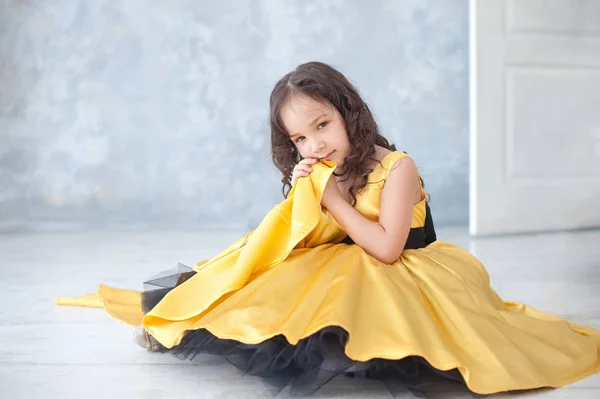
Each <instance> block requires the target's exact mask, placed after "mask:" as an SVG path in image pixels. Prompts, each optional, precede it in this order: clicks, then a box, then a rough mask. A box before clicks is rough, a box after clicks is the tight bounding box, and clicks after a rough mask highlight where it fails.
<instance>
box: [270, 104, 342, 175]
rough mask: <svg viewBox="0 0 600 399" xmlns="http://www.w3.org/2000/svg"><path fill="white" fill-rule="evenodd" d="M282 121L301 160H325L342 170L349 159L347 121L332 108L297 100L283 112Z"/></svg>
mask: <svg viewBox="0 0 600 399" xmlns="http://www.w3.org/2000/svg"><path fill="white" fill-rule="evenodd" d="M281 119H282V122H283V125H284V126H285V129H286V130H287V133H288V135H289V136H290V139H291V140H292V142H293V143H294V145H295V146H296V148H297V149H298V152H299V153H300V155H301V156H302V158H317V159H325V160H328V161H332V162H335V163H336V164H337V165H338V167H340V166H342V164H343V162H344V159H345V158H346V157H347V156H348V155H350V141H349V140H348V133H347V132H346V124H345V122H344V118H342V115H341V114H340V113H339V111H338V110H337V109H336V108H335V107H334V106H333V105H331V104H329V103H322V102H319V101H315V100H313V99H311V98H309V97H306V96H302V95H299V96H295V97H293V98H292V99H291V100H290V101H289V102H288V103H287V105H286V106H284V107H283V109H282V110H281Z"/></svg>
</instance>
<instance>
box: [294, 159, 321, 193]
mask: <svg viewBox="0 0 600 399" xmlns="http://www.w3.org/2000/svg"><path fill="white" fill-rule="evenodd" d="M315 163H317V159H315V158H304V159H303V160H302V161H300V162H298V164H297V165H296V166H295V167H294V171H293V172H292V187H294V184H295V183H296V180H298V178H299V177H306V176H308V175H309V174H310V172H312V168H311V166H312V165H314V164H315Z"/></svg>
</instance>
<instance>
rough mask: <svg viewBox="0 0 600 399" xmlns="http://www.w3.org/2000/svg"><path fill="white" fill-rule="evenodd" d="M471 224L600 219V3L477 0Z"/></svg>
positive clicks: (508, 226)
mask: <svg viewBox="0 0 600 399" xmlns="http://www.w3.org/2000/svg"><path fill="white" fill-rule="evenodd" d="M469 36H470V46H471V47H470V73H471V78H470V108H471V116H470V118H471V121H470V134H471V150H470V163H471V165H470V170H471V172H470V173H471V175H470V232H471V234H473V235H487V234H504V233H517V232H535V231H549V230H566V229H578V228H586V227H598V226H600V1H599V0H471V1H470V34H469Z"/></svg>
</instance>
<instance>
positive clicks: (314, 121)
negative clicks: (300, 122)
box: [290, 114, 327, 139]
mask: <svg viewBox="0 0 600 399" xmlns="http://www.w3.org/2000/svg"><path fill="white" fill-rule="evenodd" d="M324 116H327V114H321V115H319V116H317V117H316V118H315V119H314V120H313V121H312V122H311V123H310V125H308V126H312V125H314V124H315V123H317V121H318V120H319V119H321V118H322V117H324ZM296 136H300V133H294V134H292V135H291V136H290V138H291V139H293V138H294V137H296Z"/></svg>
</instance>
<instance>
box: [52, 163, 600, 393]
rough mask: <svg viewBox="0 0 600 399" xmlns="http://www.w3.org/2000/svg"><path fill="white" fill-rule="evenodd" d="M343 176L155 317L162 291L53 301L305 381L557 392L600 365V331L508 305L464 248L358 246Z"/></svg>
mask: <svg viewBox="0 0 600 399" xmlns="http://www.w3.org/2000/svg"><path fill="white" fill-rule="evenodd" d="M405 156H407V155H406V154H405V153H402V152H392V153H390V154H388V155H387V156H386V157H385V158H384V159H383V160H382V162H381V165H378V166H376V167H375V169H374V170H373V172H372V173H371V175H370V176H369V182H370V184H368V185H367V186H366V187H365V188H364V189H363V190H362V191H361V192H360V193H359V194H358V196H357V203H356V209H357V210H358V211H359V212H360V213H361V214H363V215H364V216H365V217H367V218H369V219H370V220H373V221H377V220H378V217H379V208H380V207H379V199H380V194H381V190H382V188H383V185H384V183H385V179H386V177H387V174H388V173H389V170H390V167H391V166H392V165H393V164H394V163H395V162H396V161H397V160H399V159H400V158H402V157H405ZM334 168H335V165H334V164H332V163H330V162H323V163H318V164H316V165H315V166H314V167H313V172H312V173H311V175H310V177H309V178H305V179H299V180H298V182H297V183H296V185H295V186H294V187H293V189H292V191H291V193H290V195H289V196H288V198H287V199H285V200H284V201H283V202H281V203H280V204H278V205H277V206H275V207H274V208H273V209H272V210H271V211H270V212H269V213H268V214H267V215H266V216H265V218H264V219H263V221H262V222H261V224H260V225H259V226H258V227H257V229H256V230H254V231H252V232H250V233H249V234H247V235H245V236H244V237H241V238H240V239H239V240H237V241H236V242H234V243H232V244H231V245H230V246H229V247H227V248H226V249H225V250H223V251H222V252H221V253H220V254H218V255H216V256H215V257H214V258H212V259H210V260H208V261H203V262H200V263H198V264H197V265H195V266H194V268H193V269H192V270H191V271H190V272H189V273H187V274H186V275H185V278H182V279H180V281H179V282H178V283H177V284H173V287H174V288H173V287H171V288H166V289H163V290H162V291H161V290H157V291H156V292H159V300H157V301H155V302H157V303H153V304H152V305H151V306H150V308H151V309H146V310H148V311H147V312H144V311H142V307H141V303H143V302H144V295H150V296H151V293H152V291H148V292H147V293H141V294H140V293H136V292H132V291H127V290H120V289H116V288H112V287H106V286H101V288H100V290H99V292H98V293H97V294H96V295H92V296H86V297H80V298H75V299H67V298H59V299H58V300H57V301H58V303H59V304H65V305H81V306H102V307H104V308H105V309H106V310H107V311H108V312H109V313H110V314H111V315H112V316H114V317H116V318H117V319H119V320H122V321H124V322H126V323H129V324H132V325H136V324H137V323H140V322H141V323H143V325H144V326H145V328H146V329H147V330H148V331H149V332H150V333H151V334H152V336H153V337H155V338H156V339H157V340H158V341H159V342H160V343H161V344H162V345H163V346H164V351H165V352H172V353H174V354H177V355H179V356H181V357H186V358H191V357H193V356H195V355H196V354H197V353H199V352H209V353H210V352H211V351H212V353H221V354H223V355H225V356H228V358H231V359H233V358H234V356H237V357H235V359H238V360H237V361H236V362H234V363H235V364H236V365H238V366H239V367H241V368H243V369H244V370H245V371H248V372H250V373H251V374H255V375H261V376H263V377H267V378H278V377H281V376H283V377H282V378H283V379H284V380H285V381H286V382H285V383H292V384H293V385H295V386H297V387H301V386H302V385H303V384H309V382H311V381H312V383H313V385H314V384H317V385H322V384H323V383H325V382H326V380H328V379H329V378H331V377H333V376H335V375H337V374H340V373H348V372H349V371H352V372H355V373H359V372H362V374H361V375H365V376H370V377H373V378H382V379H384V378H387V379H388V380H389V379H394V378H398V379H402V378H405V379H406V375H407V373H408V374H410V372H411V371H410V370H413V371H414V370H417V368H415V367H424V365H426V366H427V367H429V368H430V369H431V370H434V371H439V372H440V373H439V374H440V375H445V376H446V377H450V378H455V379H457V380H459V381H460V382H461V383H463V384H464V385H465V386H466V387H467V388H468V389H469V390H470V391H472V392H474V393H480V394H491V393H496V392H502V391H511V390H524V389H533V388H540V387H559V386H563V385H565V384H569V383H572V382H575V381H577V380H580V379H582V378H584V377H586V376H589V375H592V374H594V373H597V372H598V371H600V350H599V349H600V333H599V332H598V331H596V330H595V329H593V328H592V327H589V326H586V325H579V324H575V323H570V322H568V321H567V320H564V319H561V318H559V317H558V316H555V315H553V314H549V313H545V312H542V311H539V310H535V309H532V308H531V307H528V306H526V305H524V304H520V303H514V302H505V301H503V300H502V299H501V298H500V297H499V296H498V295H497V294H496V292H495V291H494V290H493V289H492V288H491V287H490V279H489V276H488V273H487V272H486V270H485V268H484V267H483V266H482V265H481V263H480V262H479V261H478V260H477V259H476V258H475V257H473V256H472V255H471V254H470V253H468V252H467V251H466V250H464V249H462V248H460V247H457V246H455V245H453V244H450V243H447V242H443V241H440V240H436V241H434V242H431V243H429V244H423V245H420V246H419V245H416V246H413V249H406V248H405V250H404V251H403V252H402V255H401V257H400V258H399V259H398V260H397V261H396V262H395V263H393V264H392V265H387V264H383V263H381V262H379V261H378V260H376V259H375V258H373V257H371V256H369V255H368V254H366V253H365V251H364V250H363V249H362V248H361V247H360V246H358V245H355V244H353V243H352V242H349V241H348V239H347V235H346V234H345V232H344V231H343V230H342V229H341V228H340V227H339V225H338V224H337V223H336V222H335V220H334V219H333V218H332V217H331V215H330V214H329V213H328V212H327V210H326V209H324V208H322V207H321V206H320V200H321V195H322V193H323V190H324V188H325V184H326V182H327V180H328V178H329V176H330V175H331V174H332V172H333V170H334ZM427 216H428V207H427V205H426V202H425V200H424V199H423V200H422V201H421V202H419V203H418V204H416V205H415V207H414V212H413V219H412V226H411V227H412V231H411V236H413V238H414V237H421V239H422V238H423V229H424V227H425V224H426V218H427ZM413 232H414V233H415V234H414V235H413ZM417 241H418V239H417ZM161 292H162V293H161ZM144 313H145V314H144ZM361 370H362V371H361ZM407 370H409V371H407ZM452 372H454V374H452ZM311 373H312V374H311ZM324 375H325V376H324ZM413 377H414V375H413ZM315 381H316V382H315Z"/></svg>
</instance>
